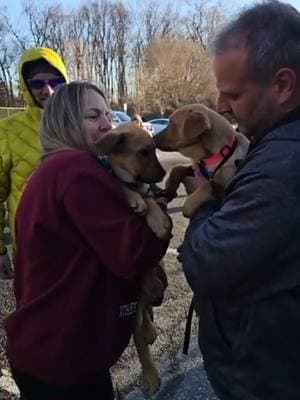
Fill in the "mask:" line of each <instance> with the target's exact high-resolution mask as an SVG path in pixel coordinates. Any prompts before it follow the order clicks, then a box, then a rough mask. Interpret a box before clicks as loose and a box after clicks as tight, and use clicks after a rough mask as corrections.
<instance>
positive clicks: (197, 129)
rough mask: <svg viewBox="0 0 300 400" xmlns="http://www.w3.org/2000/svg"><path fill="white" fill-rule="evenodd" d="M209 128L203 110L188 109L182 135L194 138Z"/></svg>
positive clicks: (208, 121)
mask: <svg viewBox="0 0 300 400" xmlns="http://www.w3.org/2000/svg"><path fill="white" fill-rule="evenodd" d="M210 128H211V123H210V120H209V118H208V115H206V114H205V113H204V112H203V111H198V110H189V113H188V115H187V118H186V121H185V123H184V127H183V136H184V137H189V138H196V137H197V136H199V135H200V134H201V133H203V132H206V131H208V130H209V129H210Z"/></svg>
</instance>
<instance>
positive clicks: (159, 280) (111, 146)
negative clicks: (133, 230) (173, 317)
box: [97, 123, 172, 394]
mask: <svg viewBox="0 0 300 400" xmlns="http://www.w3.org/2000/svg"><path fill="white" fill-rule="evenodd" d="M97 148H98V151H99V154H100V155H105V156H107V160H108V164H109V166H110V168H111V170H112V172H113V174H114V175H115V176H116V177H117V178H118V179H119V180H120V181H121V182H122V183H123V185H124V192H125V194H126V197H127V199H128V202H129V205H130V206H131V207H132V208H133V209H134V210H135V211H136V212H138V213H140V214H143V215H145V218H146V220H147V223H148V225H149V227H150V228H151V229H152V230H153V232H154V233H155V234H156V235H157V236H158V237H159V238H161V239H169V238H170V236H171V230H172V222H171V219H170V218H169V217H168V216H167V214H165V213H164V212H163V211H162V209H161V208H160V207H159V205H158V204H157V203H156V202H155V200H154V199H152V198H151V197H150V196H149V187H150V184H152V183H154V182H159V181H161V180H162V179H163V177H164V175H165V171H164V169H163V168H162V166H161V165H160V163H159V161H158V159H157V156H156V151H155V143H154V140H153V138H152V137H151V136H150V135H149V134H148V133H147V132H146V131H145V130H144V129H142V128H141V127H139V126H138V125H137V124H135V123H126V124H121V125H119V126H118V127H117V128H116V129H114V130H113V131H111V133H108V134H107V135H105V136H104V137H103V138H102V139H101V140H100V141H99V142H98V143H97ZM166 287H167V277H166V274H165V272H164V270H163V268H162V266H161V265H158V266H154V268H153V270H151V271H149V273H148V274H147V275H146V276H144V277H143V279H142V281H141V288H142V293H143V295H142V297H141V299H140V301H139V302H138V306H137V318H136V326H135V331H134V341H135V344H136V348H137V352H138V355H139V358H140V361H141V365H142V370H143V377H144V384H145V387H146V388H147V389H148V390H149V392H150V393H151V394H153V393H155V392H156V391H157V390H158V388H159V386H160V378H159V374H158V371H157V369H156V367H155V365H154V362H153V360H152V357H151V354H150V351H149V344H152V343H153V342H154V340H155V339H156V331H155V327H154V324H153V322H152V307H151V305H158V304H160V303H161V301H162V298H163V294H164V291H165V289H166Z"/></svg>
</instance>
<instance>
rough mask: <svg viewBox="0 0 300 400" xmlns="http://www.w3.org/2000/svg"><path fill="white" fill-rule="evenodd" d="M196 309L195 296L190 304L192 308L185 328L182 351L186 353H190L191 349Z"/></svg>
mask: <svg viewBox="0 0 300 400" xmlns="http://www.w3.org/2000/svg"><path fill="white" fill-rule="evenodd" d="M194 310H195V301H194V297H193V298H192V301H191V304H190V308H189V312H188V316H187V319H186V324H185V330H184V340H183V349H182V353H183V354H185V355H186V354H188V351H189V346H190V339H191V328H192V320H193V313H194Z"/></svg>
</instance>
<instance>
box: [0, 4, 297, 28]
mask: <svg viewBox="0 0 300 400" xmlns="http://www.w3.org/2000/svg"><path fill="white" fill-rule="evenodd" d="M23 1H24V0H0V9H1V7H2V6H5V7H6V8H7V11H8V15H9V17H10V18H11V19H12V20H13V21H14V22H15V23H16V24H18V26H22V21H21V20H20V15H21V11H22V3H23ZM90 1H91V0H35V3H36V4H39V5H45V4H47V5H51V4H53V5H54V4H57V3H60V4H63V6H64V8H65V9H66V10H68V9H73V8H78V7H79V6H80V5H83V4H87V3H89V2H90ZM94 1H95V0H94ZM96 1H97V0H96ZM220 1H221V3H222V4H223V5H224V4H226V9H227V8H229V10H230V13H231V12H232V13H234V12H235V10H238V9H239V8H240V7H243V6H246V5H251V4H252V3H255V2H256V1H255V0H220ZM258 1H259V0H258ZM282 1H284V0H282ZM124 2H125V3H127V4H128V5H130V6H131V7H133V8H135V7H141V5H144V4H145V3H147V0H143V1H142V2H141V1H140V0H124ZM168 2H170V0H159V3H160V4H162V5H163V4H167V3H168ZM171 2H172V4H174V5H176V6H177V8H178V10H180V9H183V8H184V7H186V5H185V4H186V1H185V0H172V1H171ZM214 2H217V0H216V1H214V0H208V3H209V4H213V3H214ZM285 2H286V3H289V4H292V5H293V6H294V7H296V8H297V9H298V10H299V11H300V0H289V1H288V0H286V1H285Z"/></svg>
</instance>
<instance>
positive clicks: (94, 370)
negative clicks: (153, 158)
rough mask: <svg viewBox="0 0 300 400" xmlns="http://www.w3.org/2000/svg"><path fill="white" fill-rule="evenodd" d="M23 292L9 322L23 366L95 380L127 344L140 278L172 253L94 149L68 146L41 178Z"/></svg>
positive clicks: (12, 349) (32, 194)
mask: <svg viewBox="0 0 300 400" xmlns="http://www.w3.org/2000/svg"><path fill="white" fill-rule="evenodd" d="M16 243H17V257H16V265H15V296H16V301H17V304H18V309H17V311H15V312H13V313H12V314H11V315H10V316H9V317H8V318H7V319H6V321H5V328H6V332H7V338H8V342H7V355H8V358H9V360H10V362H11V364H12V366H13V367H14V368H16V369H19V370H21V371H23V372H26V373H28V374H30V375H32V376H35V377H37V378H39V379H41V380H43V381H45V382H49V383H57V384H68V383H76V382H78V381H80V382H86V383H88V382H94V381H95V380H96V379H97V374H99V373H101V371H103V370H105V369H107V368H110V367H111V366H112V365H113V364H114V363H115V362H116V361H117V359H118V358H119V356H120V355H121V353H122V352H123V351H124V349H125V348H126V346H127V345H128V342H129V339H130V336H131V333H132V328H133V322H134V318H135V311H136V300H137V284H136V280H137V278H138V277H139V276H140V275H141V274H142V273H143V272H144V271H146V270H147V269H149V268H151V267H152V266H153V265H155V264H156V263H157V262H158V261H159V260H160V259H161V258H162V257H163V255H164V253H165V251H166V249H167V245H168V243H167V242H163V241H161V240H159V239H157V238H156V236H155V235H154V234H153V233H152V231H151V230H150V229H149V228H148V226H147V224H146V221H145V219H144V218H142V217H140V216H138V215H137V214H135V213H134V212H133V211H132V210H131V209H130V208H129V206H128V204H127V201H126V199H125V197H124V194H123V190H122V187H121V185H120V183H119V182H118V181H117V180H116V179H115V178H113V177H112V176H111V175H110V174H109V173H108V172H107V171H106V170H105V169H104V168H103V167H102V166H101V165H100V163H99V160H98V159H97V157H96V156H94V155H93V154H90V153H88V152H85V151H79V150H63V151H59V152H56V153H54V154H52V155H50V156H48V157H47V158H46V159H45V160H44V161H43V162H42V164H41V166H40V167H39V169H38V170H37V171H36V172H35V173H34V174H33V176H32V177H31V179H30V180H29V183H28V185H27V187H26V189H25V192H24V194H23V196H22V198H21V202H20V204H19V207H18V211H17V218H16Z"/></svg>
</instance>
